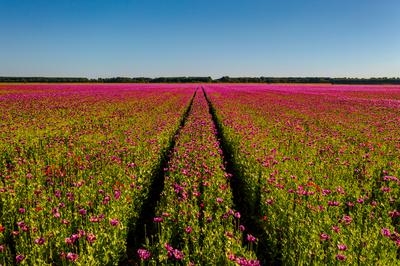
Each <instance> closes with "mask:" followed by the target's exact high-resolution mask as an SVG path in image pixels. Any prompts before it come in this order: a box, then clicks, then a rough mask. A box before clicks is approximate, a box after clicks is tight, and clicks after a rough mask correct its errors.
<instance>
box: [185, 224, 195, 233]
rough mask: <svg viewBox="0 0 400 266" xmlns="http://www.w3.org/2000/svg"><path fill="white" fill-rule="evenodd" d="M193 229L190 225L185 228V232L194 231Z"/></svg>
mask: <svg viewBox="0 0 400 266" xmlns="http://www.w3.org/2000/svg"><path fill="white" fill-rule="evenodd" d="M192 231H193V229H192V227H190V226H188V227H186V229H185V232H186V233H187V234H190V233H192Z"/></svg>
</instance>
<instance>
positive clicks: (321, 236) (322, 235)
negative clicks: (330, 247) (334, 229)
mask: <svg viewBox="0 0 400 266" xmlns="http://www.w3.org/2000/svg"><path fill="white" fill-rule="evenodd" d="M319 238H320V239H321V240H323V241H326V240H329V239H331V237H330V236H329V235H328V234H325V233H321V234H320V235H319Z"/></svg>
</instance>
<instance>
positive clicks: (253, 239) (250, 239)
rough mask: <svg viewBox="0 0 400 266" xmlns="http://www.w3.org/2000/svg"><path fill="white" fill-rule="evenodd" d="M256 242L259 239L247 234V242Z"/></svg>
mask: <svg viewBox="0 0 400 266" xmlns="http://www.w3.org/2000/svg"><path fill="white" fill-rule="evenodd" d="M256 240H257V238H255V237H254V236H253V235H251V234H247V241H249V242H255V241H256Z"/></svg>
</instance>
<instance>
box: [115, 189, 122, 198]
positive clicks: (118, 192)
mask: <svg viewBox="0 0 400 266" xmlns="http://www.w3.org/2000/svg"><path fill="white" fill-rule="evenodd" d="M120 197H121V191H119V190H116V191H115V192H114V199H116V200H119V198H120Z"/></svg>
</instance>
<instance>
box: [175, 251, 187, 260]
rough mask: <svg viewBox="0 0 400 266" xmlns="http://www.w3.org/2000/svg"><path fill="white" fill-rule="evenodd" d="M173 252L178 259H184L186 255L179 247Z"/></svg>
mask: <svg viewBox="0 0 400 266" xmlns="http://www.w3.org/2000/svg"><path fill="white" fill-rule="evenodd" d="M173 254H174V257H175V259H176V260H182V259H183V258H184V257H185V256H184V255H183V252H182V251H180V250H178V249H174V251H173Z"/></svg>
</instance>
